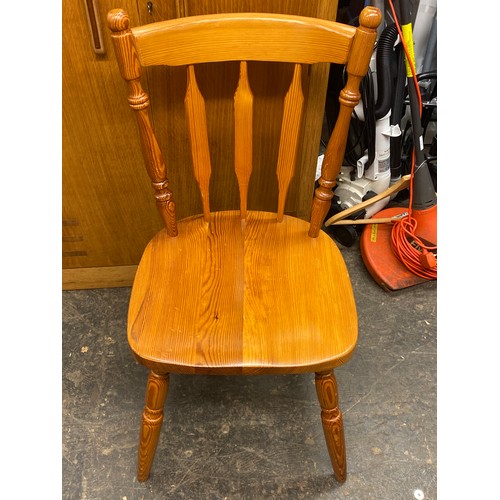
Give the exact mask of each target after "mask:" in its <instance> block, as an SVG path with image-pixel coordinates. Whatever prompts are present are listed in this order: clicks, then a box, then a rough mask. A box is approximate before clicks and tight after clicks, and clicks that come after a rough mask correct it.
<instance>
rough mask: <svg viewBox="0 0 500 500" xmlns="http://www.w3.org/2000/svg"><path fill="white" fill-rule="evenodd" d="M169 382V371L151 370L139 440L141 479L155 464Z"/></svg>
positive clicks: (142, 479) (144, 478)
mask: <svg viewBox="0 0 500 500" xmlns="http://www.w3.org/2000/svg"><path fill="white" fill-rule="evenodd" d="M168 384H169V375H168V373H156V372H154V371H153V370H151V371H150V373H149V377H148V385H147V389H146V404H145V406H144V411H143V413H142V425H141V433H140V441H139V459H138V472H137V478H138V479H139V481H146V479H148V477H149V472H150V470H151V465H152V464H153V460H154V457H155V453H156V447H157V445H158V439H159V437H160V431H161V424H162V422H163V406H164V404H165V400H166V399H167V393H168Z"/></svg>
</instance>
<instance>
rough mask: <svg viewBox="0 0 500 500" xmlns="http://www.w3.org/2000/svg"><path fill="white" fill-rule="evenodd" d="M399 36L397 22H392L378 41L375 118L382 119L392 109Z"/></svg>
mask: <svg viewBox="0 0 500 500" xmlns="http://www.w3.org/2000/svg"><path fill="white" fill-rule="evenodd" d="M397 38H398V30H397V27H396V25H395V24H390V25H389V26H387V27H386V28H385V29H384V31H382V33H381V35H380V38H379V40H378V42H377V93H378V95H377V104H376V105H375V119H377V120H380V118H383V117H384V116H385V115H386V114H387V113H388V112H389V110H390V109H391V105H392V87H393V70H392V66H393V58H394V44H395V43H396V40H397Z"/></svg>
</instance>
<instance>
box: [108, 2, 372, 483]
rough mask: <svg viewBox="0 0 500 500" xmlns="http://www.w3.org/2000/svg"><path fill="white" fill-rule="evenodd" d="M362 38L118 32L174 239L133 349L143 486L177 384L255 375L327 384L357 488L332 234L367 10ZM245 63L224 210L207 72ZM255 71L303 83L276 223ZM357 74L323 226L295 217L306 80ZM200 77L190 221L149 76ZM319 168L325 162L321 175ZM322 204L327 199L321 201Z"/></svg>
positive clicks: (161, 256) (264, 31)
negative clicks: (304, 376) (257, 187)
mask: <svg viewBox="0 0 500 500" xmlns="http://www.w3.org/2000/svg"><path fill="white" fill-rule="evenodd" d="M359 20H360V26H359V27H358V28H355V27H352V26H347V25H343V24H339V23H335V22H330V21H325V20H321V19H312V18H306V17H298V16H289V15H278V14H272V15H270V14H255V13H252V14H250V13H248V14H217V15H209V16H194V17H187V18H181V19H173V20H169V21H163V22H158V23H153V24H149V25H144V26H140V27H136V28H130V26H129V18H128V15H127V13H126V12H125V11H123V10H121V9H114V10H112V11H110V12H109V13H108V25H109V28H110V30H111V36H112V39H113V44H114V48H115V52H116V56H117V59H118V65H119V69H120V73H121V75H122V77H123V78H124V79H125V80H126V81H127V82H128V89H129V94H128V102H129V104H130V107H131V108H132V109H133V110H134V112H135V116H136V118H137V122H138V125H139V134H140V138H141V141H142V142H141V143H142V149H143V154H144V159H145V163H146V168H147V172H148V174H149V176H150V178H151V181H152V185H153V188H154V196H155V198H156V203H157V206H158V209H159V212H160V214H161V216H162V219H163V221H164V224H165V228H164V229H162V230H161V231H159V232H158V233H157V234H156V236H154V237H153V239H152V240H151V241H150V242H149V244H148V245H147V247H146V249H145V251H144V254H143V256H142V259H141V262H140V264H139V267H138V269H137V274H136V277H135V281H134V284H133V288H132V293H131V298H130V305H129V313H128V341H129V344H130V348H131V350H132V352H133V354H134V356H135V358H136V359H137V360H138V362H139V363H141V364H143V365H144V366H146V367H147V368H148V369H149V370H150V371H149V376H148V382H147V389H146V402H145V407H144V412H143V418H142V426H141V431H140V440H139V458H138V479H139V480H140V481H145V480H146V479H147V478H148V477H149V474H150V470H151V466H152V463H153V459H154V455H155V452H156V447H157V443H158V438H159V434H160V428H161V425H162V420H163V406H164V403H165V400H166V397H167V392H168V386H169V373H180V374H205V375H206V374H209V375H254V374H292V373H293V374H297V373H307V372H309V373H315V382H316V391H317V396H318V399H319V404H320V406H321V419H322V423H323V429H324V434H325V438H326V444H327V448H328V452H329V455H330V458H331V462H332V465H333V470H334V474H335V477H336V479H337V480H338V481H340V482H343V481H345V478H346V452H345V443H344V429H343V422H342V414H341V411H340V409H339V405H338V395H337V383H336V380H335V376H334V373H333V369H334V368H337V367H339V366H340V365H342V364H343V363H345V362H346V361H347V360H348V359H349V358H350V357H351V355H352V353H353V350H354V347H355V345H356V341H357V328H358V327H357V313H356V307H355V302H354V298H353V293H352V288H351V282H350V279H349V276H348V273H347V269H346V266H345V263H344V261H343V258H342V256H341V254H340V251H339V250H338V248H337V246H336V245H335V243H334V242H333V241H332V240H331V239H330V237H329V236H328V235H327V234H326V233H324V232H323V231H322V230H321V227H322V225H323V221H324V218H325V216H326V214H327V212H328V209H329V207H330V204H331V199H332V196H333V193H332V188H333V187H334V186H335V179H336V176H337V174H338V172H339V169H340V166H341V163H342V159H343V155H344V150H345V144H346V136H347V132H348V127H349V121H350V117H351V113H352V110H353V107H354V106H355V105H356V104H357V103H358V101H359V98H360V94H359V84H360V81H361V79H362V78H363V76H364V75H365V74H366V72H367V70H368V64H369V61H370V57H371V54H372V51H373V46H374V43H375V39H376V35H377V32H376V28H377V26H378V25H379V23H380V20H381V14H380V11H379V10H378V9H376V8H373V7H366V8H365V9H364V10H363V11H362V13H361V15H360V17H359ZM220 61H239V62H240V63H239V64H240V74H239V82H238V84H237V88H235V93H234V121H235V135H234V163H235V175H236V178H237V182H238V185H239V192H240V207H239V210H237V209H236V210H231V211H216V212H211V210H210V201H209V183H210V175H211V164H210V152H209V147H208V145H209V142H208V133H207V126H206V114H205V101H204V97H203V95H202V94H201V92H200V89H199V87H198V84H197V79H196V69H195V65H196V64H198V63H206V62H210V63H215V62H220ZM247 61H274V62H280V63H283V62H287V63H291V64H292V65H293V68H294V70H293V77H292V79H291V84H290V87H289V89H288V92H287V94H286V97H285V100H284V105H283V117H282V128H281V141H280V146H279V154H278V161H277V167H276V173H277V177H278V186H279V194H278V206H277V209H276V212H275V213H270V212H264V211H254V210H249V209H248V208H247V193H248V186H249V180H250V175H251V172H252V128H253V127H252V110H253V107H252V106H253V94H252V89H251V87H250V83H249V78H248V71H247ZM322 62H326V63H336V64H345V65H346V71H347V82H346V85H345V87H344V89H343V90H342V91H341V93H340V97H339V103H340V109H339V114H338V119H337V122H336V125H335V127H334V130H333V133H332V136H331V138H330V140H329V143H328V147H327V151H326V154H325V158H324V161H323V165H322V172H321V177H320V179H319V187H318V188H317V189H316V190H315V192H314V193H311V198H312V212H311V218H310V221H309V222H306V221H304V220H301V219H298V218H295V217H291V216H289V215H286V214H285V213H284V211H285V200H286V196H287V191H288V188H289V185H290V181H291V179H292V176H293V175H294V168H295V165H294V164H295V158H296V151H297V141H298V137H299V131H300V126H301V115H302V104H303V100H304V94H303V90H302V86H301V74H302V72H303V71H304V66H305V65H309V64H315V63H322ZM154 65H167V66H186V69H187V91H186V94H185V99H184V105H185V111H186V117H187V126H188V129H189V130H188V131H189V137H190V141H191V150H192V162H193V167H194V177H195V179H196V182H197V183H198V185H199V189H200V192H201V200H202V206H203V214H202V215H198V216H193V217H188V218H186V219H183V220H179V221H177V220H176V201H174V197H173V194H172V192H171V191H170V188H169V183H168V180H167V171H166V166H165V163H164V160H163V157H162V153H161V151H160V147H159V145H158V141H157V139H156V137H155V134H154V132H153V128H152V124H151V120H150V115H149V110H148V106H149V97H148V95H147V93H146V92H145V91H144V90H143V88H142V86H141V83H140V77H141V68H142V67H147V66H154ZM311 169H313V170H315V169H316V164H314V165H311ZM313 194H314V196H313Z"/></svg>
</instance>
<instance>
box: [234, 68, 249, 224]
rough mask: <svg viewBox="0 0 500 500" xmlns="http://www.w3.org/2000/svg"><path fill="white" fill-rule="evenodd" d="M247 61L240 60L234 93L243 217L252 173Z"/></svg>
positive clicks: (237, 168) (237, 156)
mask: <svg viewBox="0 0 500 500" xmlns="http://www.w3.org/2000/svg"><path fill="white" fill-rule="evenodd" d="M247 66H248V65H247V62H246V61H241V62H240V77H239V80H238V87H237V89H236V92H235V94H234V170H235V172H236V177H237V179H238V187H239V190H240V213H241V218H242V219H246V217H247V204H248V203H247V200H248V184H249V182H250V176H251V175H252V159H253V154H252V148H253V94H252V89H251V88H250V83H249V81H248V68H247Z"/></svg>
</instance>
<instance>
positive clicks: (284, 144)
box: [276, 64, 304, 222]
mask: <svg viewBox="0 0 500 500" xmlns="http://www.w3.org/2000/svg"><path fill="white" fill-rule="evenodd" d="M303 104H304V93H303V91H302V65H301V64H295V67H294V71H293V78H292V83H291V84H290V87H289V89H288V92H287V93H286V96H285V101H284V109H283V120H282V124H281V136H280V145H279V152H278V164H277V166H276V175H277V176H278V189H279V194H278V210H277V219H278V222H281V221H282V220H283V215H284V213H285V203H286V197H287V194H288V188H289V187H290V182H291V180H292V177H293V174H294V172H295V163H296V160H297V151H298V146H299V134H300V124H301V120H302V108H303Z"/></svg>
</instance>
